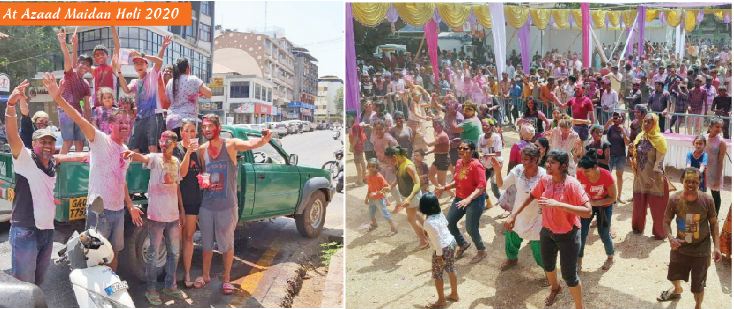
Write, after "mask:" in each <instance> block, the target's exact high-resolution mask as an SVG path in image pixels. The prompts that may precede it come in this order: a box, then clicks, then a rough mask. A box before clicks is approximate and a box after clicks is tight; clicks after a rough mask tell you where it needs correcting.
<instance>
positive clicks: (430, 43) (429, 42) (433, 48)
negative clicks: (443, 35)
mask: <svg viewBox="0 0 734 309" xmlns="http://www.w3.org/2000/svg"><path fill="white" fill-rule="evenodd" d="M436 28H438V27H437V25H436V22H435V21H434V20H433V19H430V20H429V21H428V22H427V23H426V24H425V25H423V33H424V35H425V36H426V46H427V47H428V58H429V59H430V60H431V66H432V67H433V78H434V84H438V81H439V78H438V70H439V67H438V32H437V29H436Z"/></svg>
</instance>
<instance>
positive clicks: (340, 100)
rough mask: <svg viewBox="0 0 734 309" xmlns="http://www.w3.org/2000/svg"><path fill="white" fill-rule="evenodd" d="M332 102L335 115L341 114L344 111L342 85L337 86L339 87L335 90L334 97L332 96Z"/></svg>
mask: <svg viewBox="0 0 734 309" xmlns="http://www.w3.org/2000/svg"><path fill="white" fill-rule="evenodd" d="M334 101H335V102H334V103H335V104H336V112H337V115H339V116H341V114H342V113H343V112H344V86H343V85H342V86H339V89H337V90H336V98H334Z"/></svg>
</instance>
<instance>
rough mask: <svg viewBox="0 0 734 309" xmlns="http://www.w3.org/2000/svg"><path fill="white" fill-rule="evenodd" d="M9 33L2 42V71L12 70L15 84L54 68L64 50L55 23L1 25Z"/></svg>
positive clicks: (11, 77)
mask: <svg viewBox="0 0 734 309" xmlns="http://www.w3.org/2000/svg"><path fill="white" fill-rule="evenodd" d="M0 32H2V33H5V34H7V35H8V36H9V37H8V38H5V39H3V40H2V44H0V72H3V73H5V74H8V77H9V78H10V83H11V88H12V87H15V85H18V84H19V83H20V82H21V81H23V80H24V79H31V78H33V76H35V75H36V73H37V72H46V71H52V70H54V59H58V58H57V57H59V56H60V54H61V52H60V51H59V48H58V43H57V41H56V31H55V29H54V28H53V27H50V26H46V27H21V26H5V27H0Z"/></svg>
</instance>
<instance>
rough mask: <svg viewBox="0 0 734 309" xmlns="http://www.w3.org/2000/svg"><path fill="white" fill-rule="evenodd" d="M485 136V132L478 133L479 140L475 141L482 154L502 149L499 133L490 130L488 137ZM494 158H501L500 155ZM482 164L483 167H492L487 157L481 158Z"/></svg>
mask: <svg viewBox="0 0 734 309" xmlns="http://www.w3.org/2000/svg"><path fill="white" fill-rule="evenodd" d="M486 136H487V134H486V133H482V134H480V135H479V140H478V141H477V147H478V148H479V151H480V152H481V153H482V154H492V153H495V152H499V151H502V137H500V135H499V133H497V132H492V134H491V135H490V136H489V138H485V137H486ZM495 158H497V159H498V160H502V157H495ZM482 165H484V167H485V168H491V167H492V164H491V163H490V161H489V159H488V158H487V159H485V158H482Z"/></svg>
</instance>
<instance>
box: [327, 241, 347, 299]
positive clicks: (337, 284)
mask: <svg viewBox="0 0 734 309" xmlns="http://www.w3.org/2000/svg"><path fill="white" fill-rule="evenodd" d="M343 304H344V248H343V247H342V248H341V249H339V251H337V252H336V253H334V255H333V256H332V257H331V262H330V264H329V273H328V274H327V275H326V282H325V283H324V292H323V294H322V297H321V307H322V308H342V307H343V306H344V305H343Z"/></svg>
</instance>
